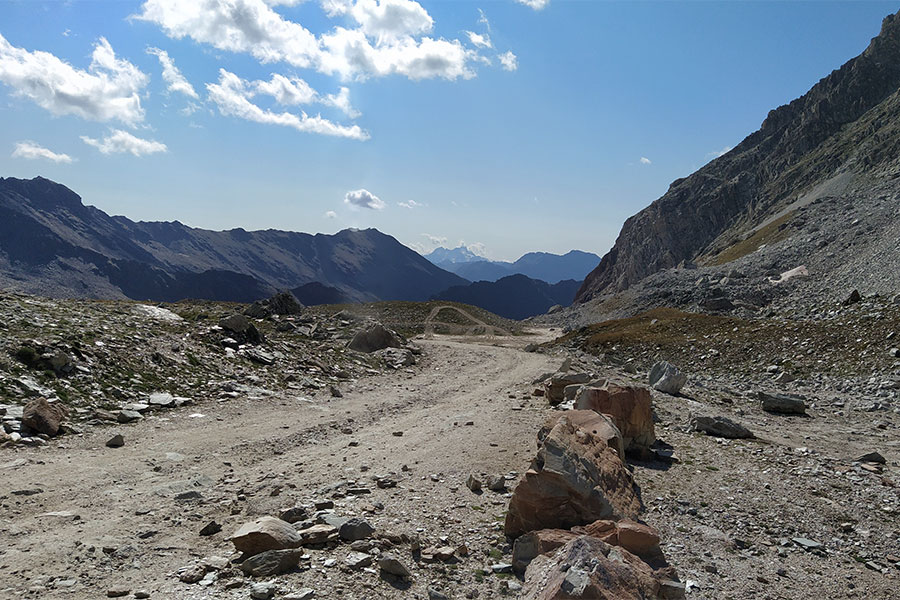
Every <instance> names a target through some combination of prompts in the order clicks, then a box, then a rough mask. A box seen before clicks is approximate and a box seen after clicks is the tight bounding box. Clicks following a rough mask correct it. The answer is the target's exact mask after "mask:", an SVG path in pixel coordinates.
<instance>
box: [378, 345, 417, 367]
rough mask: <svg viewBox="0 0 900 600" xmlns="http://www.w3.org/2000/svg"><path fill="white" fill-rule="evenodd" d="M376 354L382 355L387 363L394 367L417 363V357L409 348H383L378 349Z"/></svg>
mask: <svg viewBox="0 0 900 600" xmlns="http://www.w3.org/2000/svg"><path fill="white" fill-rule="evenodd" d="M374 354H375V355H376V356H379V357H381V359H382V360H383V361H384V362H385V364H386V365H387V366H389V367H391V368H392V369H401V368H403V367H410V366H412V365H414V364H416V357H415V356H413V353H412V352H411V351H410V350H409V349H408V348H382V349H381V350H376V351H375V353H374Z"/></svg>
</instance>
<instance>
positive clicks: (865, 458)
mask: <svg viewBox="0 0 900 600" xmlns="http://www.w3.org/2000/svg"><path fill="white" fill-rule="evenodd" d="M856 460H857V461H859V462H868V463H876V464H879V465H883V464H886V463H887V461H886V460H885V458H884V456H882V455H881V453H880V452H868V453H866V454H863V455H862V456H860V457H859V458H857V459H856Z"/></svg>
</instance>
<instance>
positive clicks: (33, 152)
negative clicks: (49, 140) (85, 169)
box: [12, 141, 72, 163]
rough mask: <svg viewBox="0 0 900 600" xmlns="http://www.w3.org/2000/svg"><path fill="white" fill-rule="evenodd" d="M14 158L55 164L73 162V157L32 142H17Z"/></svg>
mask: <svg viewBox="0 0 900 600" xmlns="http://www.w3.org/2000/svg"><path fill="white" fill-rule="evenodd" d="M12 157H13V158H27V159H29V160H36V159H44V160H49V161H52V162H55V163H71V162H72V157H71V156H69V155H68V154H58V153H56V152H54V151H52V150H50V149H48V148H44V147H43V146H40V145H38V144H36V143H34V142H31V141H24V142H17V143H16V148H15V150H13V153H12Z"/></svg>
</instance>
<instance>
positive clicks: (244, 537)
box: [231, 517, 303, 556]
mask: <svg viewBox="0 0 900 600" xmlns="http://www.w3.org/2000/svg"><path fill="white" fill-rule="evenodd" d="M231 543H232V544H234V547H235V549H236V550H237V551H239V552H243V553H244V554H245V555H246V556H253V555H254V554H259V553H260V552H266V551H267V550H286V549H292V548H298V547H300V546H301V545H302V543H303V538H302V537H301V535H300V532H298V531H297V530H296V529H294V528H293V527H292V526H291V525H290V524H289V523H285V522H284V521H282V520H281V519H276V518H275V517H261V518H259V519H257V520H256V521H253V522H251V523H245V524H243V525H241V526H240V528H238V530H237V531H236V532H235V533H234V535H232V536H231Z"/></svg>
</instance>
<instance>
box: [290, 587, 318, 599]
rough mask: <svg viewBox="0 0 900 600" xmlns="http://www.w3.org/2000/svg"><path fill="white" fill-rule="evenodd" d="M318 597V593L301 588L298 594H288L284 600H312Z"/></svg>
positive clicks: (310, 589)
mask: <svg viewBox="0 0 900 600" xmlns="http://www.w3.org/2000/svg"><path fill="white" fill-rule="evenodd" d="M315 595H316V591H315V590H314V589H312V588H300V589H299V590H297V591H296V592H293V593H291V594H288V595H287V596H285V597H284V598H283V599H282V600H310V599H311V598H312V597H313V596H315Z"/></svg>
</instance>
